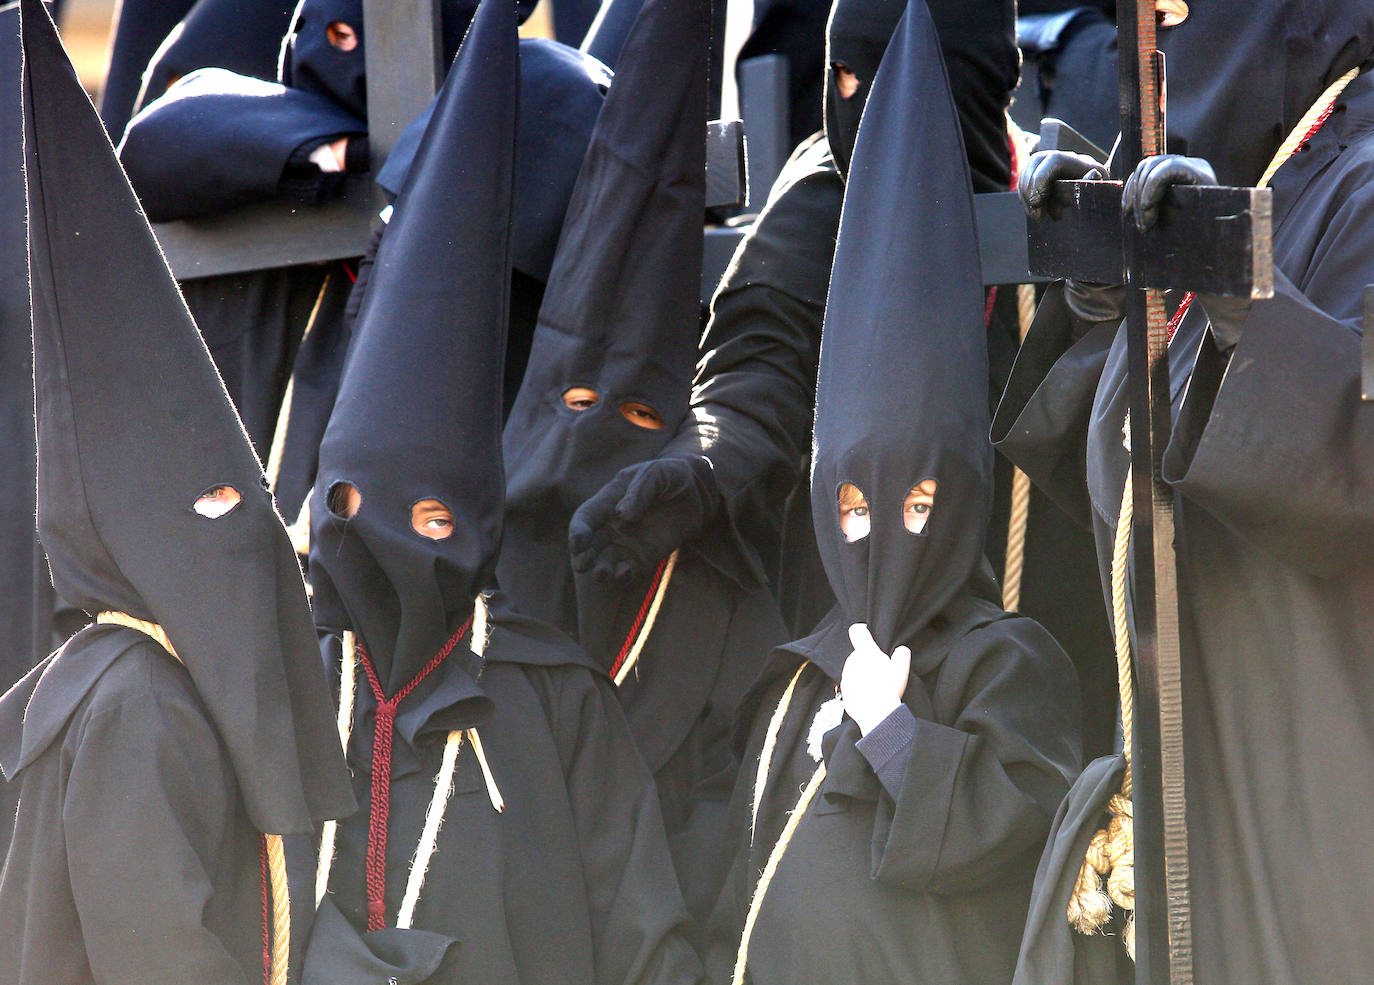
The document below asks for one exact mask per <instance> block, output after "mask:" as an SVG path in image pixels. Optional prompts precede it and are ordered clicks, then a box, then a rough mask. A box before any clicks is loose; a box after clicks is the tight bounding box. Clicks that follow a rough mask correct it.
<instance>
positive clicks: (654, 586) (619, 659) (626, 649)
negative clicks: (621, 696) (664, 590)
mask: <svg viewBox="0 0 1374 985" xmlns="http://www.w3.org/2000/svg"><path fill="white" fill-rule="evenodd" d="M667 566H668V559H667V558H666V557H665V558H664V559H663V560H662V561H660V562H658V569H657V570H656V571H655V572H654V579H653V581H652V582H650V583H649V591H648V592H647V593H646V594H645V595H644V601H643V602H642V603H640V606H639V615H637V616H635V622H634V625H633V626H631V627H630V635H629V636H626V637H625V644H624V645H623V646H622V647H621V648H620V653H619V654H617V655H616V658H615V662H614V663H613V664H611V676H612V677H614V676H615V675H616V674H617V673H619V672H620V667H621V665H622V664H623V663H625V658H626V657H628V656H629V655H630V651H631V650H632V649H634V644H635V637H636V636H638V635H639V628H640V627H641V626H643V625H644V619H645V617H646V616H648V614H649V606H650V605H651V604H652V603H653V601H654V595H655V594H657V592H658V583H659V582H660V581H662V580H663V569H664V568H666V567H667Z"/></svg>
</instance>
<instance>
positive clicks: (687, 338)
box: [498, 0, 711, 633]
mask: <svg viewBox="0 0 1374 985" xmlns="http://www.w3.org/2000/svg"><path fill="white" fill-rule="evenodd" d="M710 19H711V9H710V3H709V0H648V2H647V3H645V5H644V8H643V10H642V11H641V13H640V15H639V18H638V19H637V20H636V21H635V25H634V28H633V29H632V31H631V33H630V36H629V38H628V40H627V41H626V43H625V48H624V51H623V52H622V53H621V57H620V63H619V68H618V70H617V73H616V78H615V83H614V84H613V85H612V86H611V91H610V94H609V95H608V96H607V97H606V103H605V105H604V107H603V108H602V110H601V115H600V117H599V118H598V119H597V124H596V129H595V130H594V131H593V132H592V139H591V145H590V147H589V148H588V151H587V157H586V160H585V161H584V162H583V165H582V170H581V172H580V173H579V175H578V179H577V185H576V186H575V187H574V189H573V195H572V201H571V203H570V204H569V206H568V214H567V218H566V219H565V220H564V223H563V231H562V234H561V237H560V239H559V243H558V251H557V253H556V254H555V256H554V262H553V268H552V270H551V272H550V274H549V280H548V287H547V289H546V290H545V294H544V303H543V306H542V307H541V309H540V312H539V325H538V328H537V329H536V332H535V337H534V343H533V347H532V351H531V354H530V360H529V364H528V366H527V367H526V370H525V379H524V382H523V384H522V386H521V388H520V393H519V395H518V396H517V397H516V401H515V406H514V408H513V409H512V411H511V415H510V420H509V421H508V423H507V425H506V429H505V433H504V447H505V457H506V462H507V467H508V470H509V475H508V482H507V490H506V497H507V511H506V533H507V544H508V546H507V549H506V550H504V551H503V552H502V557H501V564H500V568H499V570H498V580H499V581H500V583H501V587H502V588H503V589H504V590H505V591H506V592H508V593H509V594H510V595H511V596H512V598H513V599H514V601H515V604H516V605H517V607H519V608H521V609H522V610H523V611H526V612H528V613H529V614H530V615H533V616H537V617H539V618H541V619H543V620H545V621H547V622H549V623H552V624H553V625H555V626H557V627H559V628H561V629H563V630H564V631H565V632H569V633H575V632H576V625H577V606H576V601H575V598H574V590H573V575H572V568H571V563H570V561H569V557H568V523H569V521H570V520H571V518H572V515H573V513H574V512H575V511H576V509H577V507H579V506H580V505H581V504H582V503H583V502H584V501H585V500H586V499H587V498H588V497H590V496H591V495H592V494H593V493H595V492H596V491H597V490H598V489H600V488H601V487H602V486H603V485H604V484H605V483H606V482H607V481H609V480H610V478H611V477H612V476H614V475H615V474H616V473H617V472H618V471H620V469H622V468H624V467H625V466H627V465H631V464H633V463H635V462H639V461H643V460H645V459H648V458H652V457H653V456H654V455H656V454H657V453H658V452H659V451H660V450H661V449H662V448H663V446H664V444H665V443H666V442H667V440H668V438H669V437H670V436H671V435H672V433H673V430H674V428H675V427H676V425H677V423H678V422H679V421H680V420H681V419H682V416H683V415H684V414H685V413H686V412H687V402H688V398H689V396H690V391H691V378H692V372H693V367H694V365H695V361H696V347H697V342H698V340H699V338H700V318H701V301H700V291H701V286H700V283H701V254H702V223H703V216H704V213H705V202H706V193H705V171H706V138H705V133H706V131H705V125H706V111H707V110H706V108H707V94H706V88H707V57H708V48H709V40H710ZM573 388H583V389H585V390H589V391H591V392H592V394H593V396H594V399H595V403H594V405H592V406H590V407H587V408H586V409H582V410H578V409H574V408H573V407H570V406H569V405H568V404H566V403H565V400H564V395H565V394H568V393H569V391H570V390H572V389H573ZM627 405H642V406H643V407H647V408H649V409H650V411H651V412H652V413H654V414H657V415H658V417H659V419H660V420H661V422H662V423H663V425H664V426H663V427H661V428H660V429H657V430H653V429H649V428H645V427H641V426H639V425H637V424H635V423H632V418H635V417H636V416H638V417H639V419H641V420H643V416H642V415H636V414H635V413H634V412H633V411H629V412H628V413H627V411H626V409H627Z"/></svg>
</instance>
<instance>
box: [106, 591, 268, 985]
mask: <svg viewBox="0 0 1374 985" xmlns="http://www.w3.org/2000/svg"><path fill="white" fill-rule="evenodd" d="M95 621H96V622H97V623H99V624H100V625H103V626H123V627H125V628H126V629H134V630H137V631H138V632H140V633H142V634H143V635H144V636H147V637H148V638H149V639H151V640H153V641H154V642H155V643H157V644H158V645H159V646H161V647H162V648H163V649H164V650H166V651H167V653H168V655H169V656H171V657H172V659H173V660H175V661H176V662H177V663H179V664H182V665H183V666H185V661H183V660H182V659H181V657H180V656H178V655H177V651H176V650H175V649H174V648H173V647H172V641H171V640H170V639H168V637H167V631H166V630H164V629H163V628H162V627H161V626H159V625H158V624H157V623H155V622H149V621H148V620H146V619H139V618H138V617H136V616H131V615H129V614H128V613H127V612H120V611H118V610H106V611H104V612H99V613H97V614H96V617H95ZM258 862H259V868H260V876H259V878H260V880H261V885H262V980H263V981H264V982H265V983H266V985H286V976H287V969H288V967H289V966H290V958H291V896H290V891H289V884H288V881H287V875H286V849H285V847H284V846H283V845H282V839H281V835H279V834H267V833H263V835H262V838H261V841H260V845H259V848H258Z"/></svg>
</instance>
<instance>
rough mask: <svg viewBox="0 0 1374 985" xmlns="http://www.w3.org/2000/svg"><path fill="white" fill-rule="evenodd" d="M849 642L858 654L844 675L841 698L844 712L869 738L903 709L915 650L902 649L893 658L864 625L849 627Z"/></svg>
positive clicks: (841, 679)
mask: <svg viewBox="0 0 1374 985" xmlns="http://www.w3.org/2000/svg"><path fill="white" fill-rule="evenodd" d="M849 642H850V643H851V644H853V646H854V651H853V652H852V653H850V654H849V658H848V659H847V660H845V662H844V670H843V671H841V673H840V694H841V696H843V698H844V710H845V711H846V712H847V713H848V714H849V717H850V718H852V719H854V721H855V722H856V723H857V724H858V726H859V731H860V732H862V733H863V734H864V735H867V734H868V733H869V732H871V731H872V730H873V729H875V728H876V727H878V726H879V725H881V724H882V722H883V719H885V718H886V717H887V716H888V715H890V714H892V712H894V711H896V710H897V708H898V706H900V705H901V703H902V694H903V693H904V692H905V691H906V684H907V679H908V678H909V677H910V676H911V649H910V647H905V646H899V647H897V649H895V650H893V651H892V656H890V657H889V656H888V655H887V654H886V653H884V652H883V651H882V650H881V649H880V648H879V646H878V644H877V643H875V642H873V634H872V633H871V632H869V630H868V626H867V625H865V624H864V623H861V622H856V623H855V624H854V625H852V626H850V627H849Z"/></svg>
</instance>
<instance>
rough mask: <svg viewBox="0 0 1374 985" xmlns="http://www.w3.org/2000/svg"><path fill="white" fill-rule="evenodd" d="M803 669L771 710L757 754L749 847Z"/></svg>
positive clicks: (795, 675) (803, 665) (793, 678)
mask: <svg viewBox="0 0 1374 985" xmlns="http://www.w3.org/2000/svg"><path fill="white" fill-rule="evenodd" d="M805 669H806V664H805V663H803V664H802V665H801V666H800V667H798V668H797V672H796V673H795V674H793V675H792V679H791V680H790V681H788V682H787V689H786V690H784V691H783V692H782V699H781V700H780V701H779V702H778V706H777V708H775V709H773V717H772V718H770V719H769V720H768V731H767V732H765V733H764V738H763V749H762V750H761V751H760V752H759V768H758V772H757V773H756V774H755V775H754V810H753V813H752V814H751V815H750V818H749V844H750V845H751V846H752V845H753V844H754V826H755V825H756V824H758V820H759V804H760V803H761V802H762V801H763V789H764V787H766V786H767V785H768V771H769V770H770V769H771V768H772V765H773V750H774V748H775V747H776V746H777V744H778V733H779V732H780V731H782V720H783V718H785V717H786V716H787V706H788V705H790V704H791V703H792V692H793V691H795V690H796V689H797V681H798V680H799V679H800V678H801V675H802V671H803V670H805Z"/></svg>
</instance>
